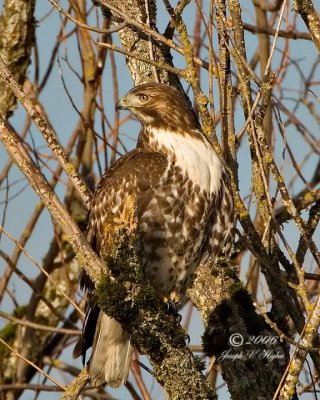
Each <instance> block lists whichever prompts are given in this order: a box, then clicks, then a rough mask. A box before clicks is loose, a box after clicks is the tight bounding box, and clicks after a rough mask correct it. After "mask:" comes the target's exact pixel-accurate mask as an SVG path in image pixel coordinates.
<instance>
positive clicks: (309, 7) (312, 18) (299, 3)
mask: <svg viewBox="0 0 320 400" xmlns="http://www.w3.org/2000/svg"><path fill="white" fill-rule="evenodd" d="M292 10H294V11H296V12H298V13H299V14H300V15H301V18H302V19H303V20H304V22H305V24H306V26H307V28H308V29H309V32H310V35H311V37H312V40H313V42H314V44H315V45H316V47H317V49H318V52H319V53H320V18H319V15H318V13H317V11H316V9H315V8H314V5H313V3H312V1H311V0H294V1H293V2H292Z"/></svg>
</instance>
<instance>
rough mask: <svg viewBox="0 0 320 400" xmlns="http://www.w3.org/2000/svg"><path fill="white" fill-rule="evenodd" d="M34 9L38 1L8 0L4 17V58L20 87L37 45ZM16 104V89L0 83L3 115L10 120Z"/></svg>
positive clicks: (0, 26)
mask: <svg viewBox="0 0 320 400" xmlns="http://www.w3.org/2000/svg"><path fill="white" fill-rule="evenodd" d="M34 6H35V0H28V1H26V0H4V2H3V12H2V16H1V17H0V57H1V58H2V59H3V60H4V61H5V63H6V65H7V66H8V68H9V69H10V71H12V73H13V76H14V78H15V79H16V81H17V82H19V83H20V84H22V83H23V82H24V80H25V76H26V71H27V68H28V65H29V63H30V54H31V49H32V47H33V45H34V34H35V33H34V30H35V22H34V17H33V14H34ZM16 104H17V99H16V96H15V95H14V93H13V92H12V90H11V89H10V88H9V87H8V86H7V85H6V84H5V82H2V81H0V115H2V116H3V117H4V118H7V117H9V116H10V114H12V112H13V111H14V109H15V108H16Z"/></svg>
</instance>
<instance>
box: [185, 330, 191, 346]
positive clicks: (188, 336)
mask: <svg viewBox="0 0 320 400" xmlns="http://www.w3.org/2000/svg"><path fill="white" fill-rule="evenodd" d="M190 341H191V339H190V335H189V334H188V333H186V342H187V346H189V345H190Z"/></svg>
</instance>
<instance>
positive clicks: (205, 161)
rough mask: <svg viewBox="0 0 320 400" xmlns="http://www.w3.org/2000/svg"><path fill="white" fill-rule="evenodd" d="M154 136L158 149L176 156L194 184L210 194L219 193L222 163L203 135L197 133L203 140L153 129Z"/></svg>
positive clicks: (179, 164) (183, 170)
mask: <svg viewBox="0 0 320 400" xmlns="http://www.w3.org/2000/svg"><path fill="white" fill-rule="evenodd" d="M152 134H153V138H154V143H155V145H156V147H159V149H161V147H165V148H166V149H168V153H169V154H170V153H172V154H174V156H175V159H176V164H177V165H178V166H179V167H180V168H181V170H182V173H183V174H185V175H186V176H188V178H189V179H190V180H191V181H192V182H193V183H194V184H196V185H199V186H200V188H201V189H202V190H206V191H207V192H209V193H216V192H217V191H218V189H219V187H220V180H221V174H222V163H221V161H220V159H219V157H218V156H217V154H216V152H215V151H214V149H213V148H212V146H211V145H210V143H209V142H208V141H207V139H206V138H205V137H204V135H203V133H201V132H197V134H199V135H201V136H202V140H201V138H200V139H199V140H197V139H195V138H193V137H192V136H189V135H183V134H179V133H177V132H172V131H166V130H157V129H153V130H152Z"/></svg>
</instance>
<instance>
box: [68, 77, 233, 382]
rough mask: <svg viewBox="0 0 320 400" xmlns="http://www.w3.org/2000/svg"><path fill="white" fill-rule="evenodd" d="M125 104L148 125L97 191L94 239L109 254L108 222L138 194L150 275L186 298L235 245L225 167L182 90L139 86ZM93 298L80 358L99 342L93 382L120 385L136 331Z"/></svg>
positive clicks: (173, 295)
mask: <svg viewBox="0 0 320 400" xmlns="http://www.w3.org/2000/svg"><path fill="white" fill-rule="evenodd" d="M118 108H121V109H128V110H130V111H131V112H132V113H133V114H134V115H135V116H136V117H137V118H138V120H139V121H140V122H141V125H142V127H141V131H140V134H139V138H138V143H137V147H136V148H135V149H134V150H132V151H130V152H129V153H127V154H126V155H124V156H123V157H121V158H120V159H119V160H118V161H116V162H115V163H114V164H113V166H112V167H111V168H110V169H109V170H108V171H107V172H106V173H105V175H104V177H103V178H102V180H101V182H100V183H99V185H98V187H97V189H96V192H95V194H94V198H93V202H92V207H91V212H90V217H89V226H88V238H89V240H90V241H91V243H92V245H93V247H94V248H95V250H96V251H97V252H98V253H100V254H101V253H103V249H104V239H105V238H104V223H105V222H106V221H110V220H112V219H116V218H119V217H120V215H121V213H122V211H123V207H124V204H125V200H126V198H128V196H130V195H131V196H134V197H135V198H136V207H137V209H136V216H137V220H138V229H139V232H140V236H141V240H142V244H143V247H144V252H145V255H146V270H145V274H146V277H147V279H148V280H149V281H150V282H151V284H152V285H153V286H154V287H155V288H156V290H157V292H158V293H159V295H160V296H163V297H166V298H169V299H172V300H173V301H178V300H180V301H181V299H182V301H183V297H184V293H185V291H186V288H187V287H188V282H189V278H190V276H191V274H192V273H193V272H194V271H195V270H196V268H197V266H198V265H199V263H200V262H201V261H202V260H204V258H206V257H209V256H210V257H211V258H212V257H213V258H214V257H215V256H216V255H217V254H218V253H219V252H220V251H225V250H227V248H229V247H230V242H231V231H232V228H233V223H234V213H233V203H232V197H231V192H230V188H229V179H228V176H227V173H226V170H225V168H224V165H223V163H222V162H221V160H220V159H219V157H218V156H217V154H216V152H215V151H214V149H213V147H212V146H211V144H210V143H209V142H208V140H207V139H206V137H205V136H204V134H203V133H202V132H201V128H200V125H199V123H198V121H197V119H196V117H195V114H194V112H193V111H192V110H191V109H190V107H189V106H188V103H187V102H186V99H185V98H184V96H183V95H182V94H181V93H180V92H179V91H178V90H177V89H175V88H173V87H171V86H168V85H164V84H146V85H141V86H137V87H135V88H134V89H132V90H131V91H130V92H129V93H128V94H127V95H126V96H124V97H123V98H122V99H121V100H120V101H119V102H118ZM90 296H94V295H93V294H92V288H90V287H89V296H88V301H87V308H86V319H85V323H84V329H83V337H82V338H81V339H80V341H79V342H78V344H77V346H76V348H75V356H79V355H80V353H82V355H83V356H84V355H85V353H86V350H87V349H88V348H89V347H91V346H92V354H91V358H90V360H89V375H90V378H91V383H92V384H93V385H101V384H105V383H107V384H108V385H110V386H114V387H117V386H119V385H121V384H122V383H124V382H125V381H126V379H127V377H128V373H129V367H130V361H131V355H132V349H131V346H130V337H129V334H128V333H126V332H125V331H124V330H123V329H122V327H121V325H120V324H119V323H118V322H117V321H115V320H114V319H112V318H110V317H108V316H107V315H106V314H104V313H102V312H101V311H100V310H99V307H98V306H97V305H96V303H95V302H94V301H92V298H91V299H90Z"/></svg>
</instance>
